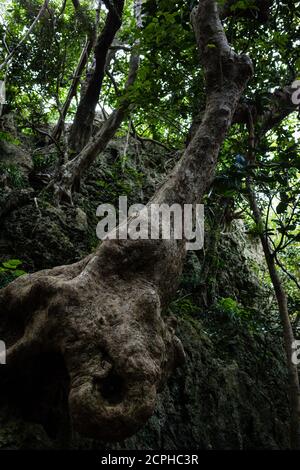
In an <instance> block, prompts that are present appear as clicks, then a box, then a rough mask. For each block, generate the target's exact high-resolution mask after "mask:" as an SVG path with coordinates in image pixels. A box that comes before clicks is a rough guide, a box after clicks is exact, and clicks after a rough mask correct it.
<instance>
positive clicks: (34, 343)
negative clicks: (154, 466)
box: [0, 242, 184, 440]
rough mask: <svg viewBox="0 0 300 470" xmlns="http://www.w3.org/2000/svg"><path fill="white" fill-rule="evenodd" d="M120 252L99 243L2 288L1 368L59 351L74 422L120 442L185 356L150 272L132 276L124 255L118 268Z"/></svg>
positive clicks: (17, 368) (14, 369)
mask: <svg viewBox="0 0 300 470" xmlns="http://www.w3.org/2000/svg"><path fill="white" fill-rule="evenodd" d="M111 245H114V246H113V247H111ZM133 246H134V245H133ZM133 251H135V250H133ZM121 252H122V247H120V246H119V244H118V243H117V242H107V243H103V245H102V247H101V248H100V250H99V251H98V253H96V254H95V255H94V256H89V257H88V258H86V259H85V260H83V261H81V262H80V263H77V264H74V265H71V266H63V267H59V268H54V269H52V270H47V271H42V272H39V273H36V274H32V275H26V276H23V277H21V278H19V279H17V280H16V281H14V282H13V283H12V284H10V285H9V286H7V287H6V288H5V289H3V290H2V291H0V312H1V313H0V332H1V339H3V340H4V341H5V342H6V344H7V347H8V350H7V365H6V366H5V368H8V370H10V372H11V373H12V374H14V373H15V374H18V373H19V371H20V370H22V368H23V367H27V368H28V367H29V365H30V360H33V361H34V360H35V359H36V357H37V356H38V355H41V357H42V356H43V354H44V353H48V354H49V353H53V354H55V355H57V354H59V355H61V357H62V359H63V361H64V365H65V367H66V370H67V371H68V375H69V399H68V401H69V410H70V416H71V421H72V424H73V427H74V428H75V429H76V430H78V431H79V432H81V433H83V434H85V435H88V436H92V437H94V438H99V439H105V440H121V439H124V438H126V437H128V436H130V435H132V434H133V433H135V432H136V431H137V430H138V429H139V428H140V427H141V426H142V425H143V424H144V423H145V422H146V420H147V419H148V418H149V416H151V414H152V413H153V411H154V407H155V399H156V394H157V391H158V390H159V389H160V388H161V387H162V385H163V383H164V382H165V381H166V379H167V377H168V376H169V374H170V373H171V371H172V370H173V368H174V366H175V365H176V364H178V363H179V362H180V361H181V360H182V359H183V357H184V352H183V349H182V346H181V343H180V341H179V339H178V338H176V336H175V332H174V327H175V323H174V321H173V320H172V318H169V319H168V320H167V321H164V320H163V319H162V317H161V305H160V296H159V292H158V289H157V286H156V285H155V283H153V282H152V280H151V279H150V277H149V273H148V272H146V271H145V270H144V269H141V270H140V271H137V272H134V273H133V272H132V271H131V269H130V267H129V264H130V255H129V257H127V260H126V261H125V263H123V267H122V270H121V271H119V272H116V270H115V265H117V260H115V264H114V259H113V258H114V254H115V256H117V258H118V259H119V260H120V255H121V257H122V253H121ZM107 256H109V258H110V259H108V258H107ZM123 259H124V258H123ZM128 263H129V264H128ZM121 264H122V263H121ZM148 269H149V266H148ZM2 370H3V368H2Z"/></svg>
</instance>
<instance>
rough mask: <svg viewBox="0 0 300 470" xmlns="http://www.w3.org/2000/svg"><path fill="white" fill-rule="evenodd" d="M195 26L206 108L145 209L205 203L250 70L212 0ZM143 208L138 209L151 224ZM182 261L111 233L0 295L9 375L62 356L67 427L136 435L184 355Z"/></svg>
mask: <svg viewBox="0 0 300 470" xmlns="http://www.w3.org/2000/svg"><path fill="white" fill-rule="evenodd" d="M192 22H193V26H194V30H195V34H196V38H197V43H198V47H199V51H200V55H201V59H202V63H203V67H204V70H205V75H206V82H207V102H206V110H205V113H204V115H203V120H202V122H201V125H200V126H199V128H198V130H197V132H196V133H195V136H194V138H193V139H192V141H191V143H190V145H189V146H188V148H187V149H186V151H185V153H184V155H183V157H182V159H181V161H180V162H179V163H178V165H177V166H176V168H175V169H174V171H173V172H172V174H171V175H170V177H169V178H168V179H167V181H166V183H165V184H164V185H163V186H162V187H161V188H160V189H159V190H158V191H157V192H156V194H155V195H154V197H153V199H152V200H151V201H150V202H149V205H150V204H152V203H156V204H162V203H166V204H169V205H171V204H173V203H179V204H194V203H197V202H200V201H201V199H202V197H203V195H204V193H205V192H206V191H207V189H208V187H209V186H210V184H211V182H212V180H213V178H214V174H215V168H216V165H217V161H218V154H219V150H220V146H221V145H222V143H223V141H224V138H225V136H226V133H227V131H228V129H229V127H230V125H231V122H232V117H233V115H234V112H235V109H236V107H237V104H238V102H239V100H240V97H241V95H242V93H243V91H244V89H245V86H246V84H247V82H248V80H249V78H250V77H251V75H252V64H251V61H250V60H249V59H248V57H246V56H240V55H237V54H236V53H235V52H233V50H232V49H231V48H230V46H229V44H228V42H227V39H226V36H225V33H224V30H223V26H222V23H221V21H220V19H219V15H218V8H217V2H216V1H215V0H202V1H201V2H200V4H199V6H198V7H197V8H196V9H195V10H194V11H193V14H192ZM211 44H214V45H215V47H214V48H211V47H209V46H210V45H211ZM149 205H148V207H147V208H146V209H145V210H144V211H143V212H142V213H140V214H139V215H138V216H139V217H145V218H146V220H147V221H148V215H147V214H148V208H149ZM120 229H121V228H120V227H119V229H118V231H119V230H120ZM128 230H129V233H130V221H129V226H128ZM184 259H185V241H184V240H172V239H171V240H151V239H147V240H132V239H130V238H129V239H126V240H120V239H116V240H108V239H107V240H105V241H104V242H103V243H102V244H101V245H100V247H99V248H98V249H97V250H96V251H95V253H93V254H92V255H90V256H88V257H87V258H86V259H84V260H82V261H81V262H79V263H77V264H75V265H72V266H62V267H58V268H54V269H52V270H47V271H42V272H39V273H35V274H33V275H28V276H24V277H21V278H19V279H18V280H16V281H14V282H13V283H11V284H10V285H8V286H7V287H6V288H5V289H3V290H2V291H0V312H1V315H0V333H1V335H2V336H1V337H3V338H4V339H5V340H6V344H7V346H8V350H7V365H6V370H10V371H11V372H12V374H13V376H15V374H17V373H18V371H20V370H21V369H22V368H25V367H26V364H28V361H30V359H31V358H32V357H34V356H36V355H38V354H40V352H41V351H44V352H45V351H46V352H47V353H48V354H51V352H56V354H60V355H61V356H62V358H63V360H64V364H65V367H66V368H67V371H68V375H69V380H70V385H69V408H70V415H71V417H72V423H73V426H74V427H75V428H76V429H77V430H78V431H79V432H82V433H84V434H87V435H90V436H93V437H97V438H104V439H106V440H108V439H119V440H120V439H124V438H126V437H128V436H129V435H132V434H133V433H134V432H136V431H137V430H138V429H139V428H140V427H141V426H142V425H143V424H144V423H145V422H146V420H147V419H148V418H149V416H151V414H152V413H153V411H154V408H155V399H156V394H157V392H158V391H159V390H160V389H161V388H162V386H163V385H164V383H165V382H166V379H167V378H168V376H169V375H170V374H171V373H172V371H173V369H174V367H175V366H176V365H177V364H178V363H179V361H180V360H182V358H183V356H184V353H183V350H182V346H181V343H180V341H179V339H178V338H177V337H176V335H175V326H176V322H174V319H172V318H169V319H167V320H164V319H163V318H162V316H161V311H162V308H163V307H164V306H166V305H167V303H168V302H169V301H170V298H171V297H172V296H173V295H174V293H175V292H176V289H177V286H178V282H179V278H180V275H181V272H182V266H183V262H184Z"/></svg>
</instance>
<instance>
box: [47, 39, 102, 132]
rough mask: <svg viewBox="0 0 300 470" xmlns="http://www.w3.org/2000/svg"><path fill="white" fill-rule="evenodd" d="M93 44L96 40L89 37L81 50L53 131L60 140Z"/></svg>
mask: <svg viewBox="0 0 300 470" xmlns="http://www.w3.org/2000/svg"><path fill="white" fill-rule="evenodd" d="M93 44H94V41H92V40H91V39H87V41H86V43H85V45H84V48H83V50H82V52H81V55H80V58H79V62H78V65H77V67H76V70H75V72H74V77H73V80H72V83H71V86H70V89H69V91H68V95H67V98H66V101H65V102H64V105H63V107H62V110H61V113H60V117H59V120H58V122H57V124H56V126H55V128H54V130H53V132H52V137H53V139H55V140H59V139H60V137H61V133H62V131H63V127H64V124H65V118H66V115H67V112H68V111H69V108H70V105H71V102H72V99H73V98H74V96H75V95H76V91H77V88H78V85H79V82H80V78H81V75H82V72H83V70H84V67H85V66H86V64H87V61H88V57H89V55H90V53H91V50H92V48H93Z"/></svg>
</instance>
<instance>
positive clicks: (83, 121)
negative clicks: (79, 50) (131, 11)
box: [69, 0, 124, 153]
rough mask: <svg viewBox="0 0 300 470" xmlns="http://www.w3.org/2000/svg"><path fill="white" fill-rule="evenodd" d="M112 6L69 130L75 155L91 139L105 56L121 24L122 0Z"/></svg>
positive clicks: (103, 72) (70, 142)
mask: <svg viewBox="0 0 300 470" xmlns="http://www.w3.org/2000/svg"><path fill="white" fill-rule="evenodd" d="M113 5H114V7H112V6H111V7H110V9H109V12H108V14H107V18H106V22H105V26H104V28H103V31H102V33H101V34H100V36H99V38H98V40H97V43H96V46H95V61H96V65H95V69H94V70H93V72H92V73H91V76H90V77H89V79H88V83H87V87H86V89H85V91H84V94H83V95H82V97H81V99H80V103H79V105H78V108H77V112H76V115H75V118H74V122H73V125H72V128H71V133H70V138H69V147H70V150H71V151H73V152H75V153H79V152H80V151H81V150H82V149H83V148H84V146H85V145H86V144H87V142H88V141H89V139H90V137H91V134H92V127H93V122H94V118H95V110H96V106H97V103H98V100H99V95H100V91H101V87H102V82H103V78H104V75H105V68H106V58H107V54H108V51H109V48H110V46H111V44H112V42H113V40H114V38H115V35H116V33H117V31H118V30H119V28H120V27H121V24H122V13H123V7H124V0H117V1H115V2H114V3H113Z"/></svg>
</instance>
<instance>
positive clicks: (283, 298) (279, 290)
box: [247, 181, 300, 450]
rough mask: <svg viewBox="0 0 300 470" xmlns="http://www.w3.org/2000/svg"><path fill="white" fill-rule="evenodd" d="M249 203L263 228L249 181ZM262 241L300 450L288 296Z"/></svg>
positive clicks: (294, 440) (299, 389)
mask: <svg viewBox="0 0 300 470" xmlns="http://www.w3.org/2000/svg"><path fill="white" fill-rule="evenodd" d="M247 186H248V193H249V202H250V206H251V210H252V213H253V217H254V220H255V223H256V224H257V225H258V226H263V218H262V215H261V212H260V209H259V207H258V205H257V201H256V197H255V194H254V191H253V190H252V188H251V184H250V182H249V181H248V184H247ZM260 240H261V244H262V247H263V251H264V255H265V259H266V262H267V266H268V270H269V274H270V278H271V282H272V285H273V288H274V292H275V296H276V300H277V304H278V310H279V314H280V318H281V321H282V325H283V336H284V345H285V352H286V360H287V368H288V376H289V399H290V413H291V419H290V442H291V447H292V449H297V450H299V449H300V385H299V375H298V369H297V365H295V364H293V362H292V353H293V342H294V333H293V329H292V325H291V321H290V317H289V312H288V303H287V295H286V292H285V289H284V287H283V284H282V281H281V279H280V276H279V274H278V271H277V268H276V263H275V256H274V254H273V253H272V249H271V247H270V244H269V241H268V237H267V235H266V234H265V233H260Z"/></svg>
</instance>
